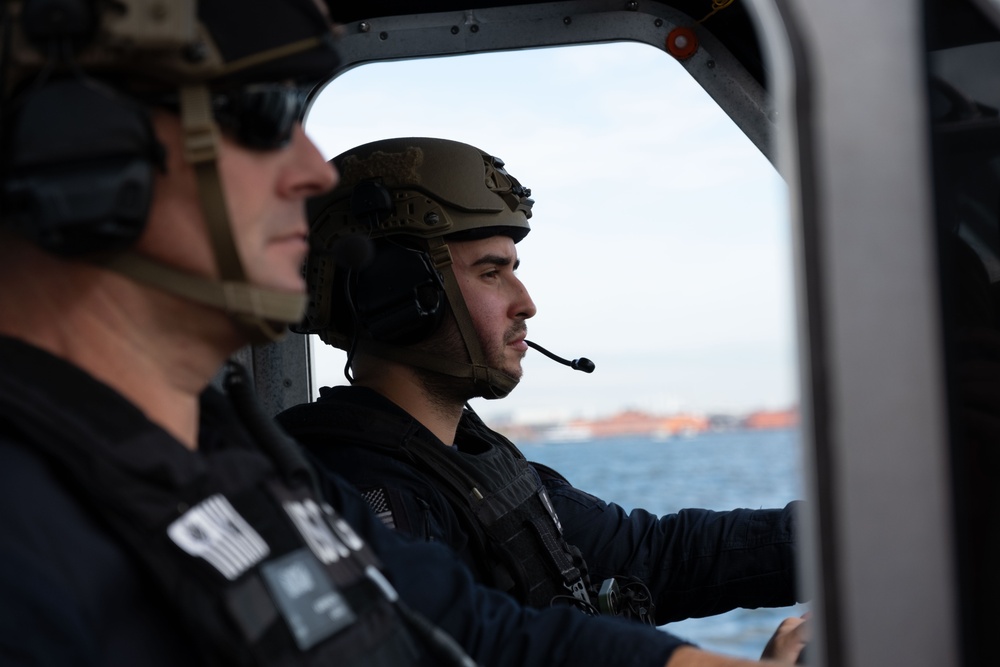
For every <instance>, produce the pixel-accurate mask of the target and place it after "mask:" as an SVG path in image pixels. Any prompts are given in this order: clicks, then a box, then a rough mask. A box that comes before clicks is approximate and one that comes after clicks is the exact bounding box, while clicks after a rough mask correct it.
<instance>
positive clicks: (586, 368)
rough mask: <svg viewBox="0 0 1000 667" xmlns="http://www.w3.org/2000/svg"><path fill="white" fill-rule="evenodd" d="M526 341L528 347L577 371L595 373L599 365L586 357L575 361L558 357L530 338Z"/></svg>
mask: <svg viewBox="0 0 1000 667" xmlns="http://www.w3.org/2000/svg"><path fill="white" fill-rule="evenodd" d="M524 342H525V344H526V345H527V346H528V347H531V348H534V349H536V350H538V351H539V352H541V353H542V354H544V355H545V356H546V357H548V358H549V359H551V360H552V361H558V362H559V363H560V364H563V365H564V366H569V367H570V368H572V369H573V370H575V371H583V372H584V373H593V372H594V369H595V368H597V366H595V365H594V362H593V361H591V360H590V359H588V358H586V357H580V358H579V359H574V360H573V361H569V360H567V359H563V358H562V357H558V356H556V355H554V354H552V353H551V352H549V351H548V350H546V349H545V348H544V347H542V346H541V345H537V344H535V343H532V342H531V341H530V340H526V341H524Z"/></svg>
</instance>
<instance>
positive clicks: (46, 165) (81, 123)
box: [2, 79, 162, 255]
mask: <svg viewBox="0 0 1000 667" xmlns="http://www.w3.org/2000/svg"><path fill="white" fill-rule="evenodd" d="M11 112H12V118H11V122H10V123H9V127H10V129H9V130H8V131H7V136H6V137H5V141H4V146H5V149H6V152H7V155H6V156H5V164H4V174H3V189H2V201H3V220H4V224H5V225H7V226H9V227H11V228H13V229H14V230H15V231H17V232H18V233H20V234H22V235H24V236H27V237H28V238H29V239H32V240H33V241H35V242H36V243H38V244H39V245H40V246H42V247H43V248H45V249H47V250H49V251H50V252H54V253H57V254H60V255H86V254H91V253H99V252H107V251H112V250H117V249H120V248H124V247H127V246H129V245H130V244H132V243H134V242H135V240H136V239H137V238H138V237H139V236H140V235H141V234H142V231H143V229H144V228H145V224H146V218H147V215H148V213H149V205H150V201H151V199H152V191H153V177H154V170H155V167H156V166H157V165H158V163H159V164H162V147H161V146H160V144H159V143H158V142H157V140H156V136H155V133H154V132H153V129H152V125H151V123H150V121H149V116H148V113H147V112H146V110H145V109H144V108H143V107H141V106H140V105H138V104H136V103H134V102H132V101H131V100H128V99H127V98H124V97H122V96H120V95H119V94H117V93H115V92H114V91H112V90H111V89H109V88H107V87H105V86H103V85H102V84H99V83H98V82H96V81H93V80H85V79H67V80H63V81H56V82H52V83H49V84H46V85H44V86H42V87H40V88H38V89H35V90H30V91H28V92H26V93H25V94H24V95H23V96H22V97H21V98H20V99H19V100H18V101H17V103H16V106H15V107H14V108H13V109H11Z"/></svg>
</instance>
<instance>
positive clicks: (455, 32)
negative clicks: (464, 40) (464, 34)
mask: <svg viewBox="0 0 1000 667" xmlns="http://www.w3.org/2000/svg"><path fill="white" fill-rule="evenodd" d="M451 34H453V35H457V34H458V26H457V25H453V26H451Z"/></svg>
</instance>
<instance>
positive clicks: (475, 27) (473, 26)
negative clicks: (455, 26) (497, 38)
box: [469, 25, 479, 32]
mask: <svg viewBox="0 0 1000 667" xmlns="http://www.w3.org/2000/svg"><path fill="white" fill-rule="evenodd" d="M469 30H471V31H472V32H479V26H478V25H472V26H469Z"/></svg>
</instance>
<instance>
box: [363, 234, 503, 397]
mask: <svg viewBox="0 0 1000 667" xmlns="http://www.w3.org/2000/svg"><path fill="white" fill-rule="evenodd" d="M427 253H428V254H429V255H430V258H431V261H432V262H433V263H434V268H436V269H437V270H438V271H439V272H440V273H441V277H442V278H443V280H444V291H445V294H446V295H447V297H448V303H449V304H450V305H451V309H452V312H453V313H454V315H455V321H456V322H457V323H458V331H459V333H460V334H461V336H462V341H463V342H464V343H465V349H466V350H467V351H468V353H469V359H471V363H468V362H462V361H456V360H454V359H447V358H444V357H441V356H439V355H435V354H431V353H429V352H424V351H423V350H414V349H411V348H403V347H396V346H394V345H387V344H385V343H378V342H375V341H370V340H366V341H364V342H362V343H361V344H362V346H363V348H364V350H365V351H367V352H370V353H371V354H373V355H375V356H377V357H382V358H383V359H389V360H390V361H397V362H399V363H402V364H407V365H409V366H416V367H417V368H423V369H424V370H428V371H434V372H436V373H442V374H443V375H448V376H450V377H456V378H468V379H470V380H472V383H473V386H474V388H475V390H476V395H477V396H480V397H481V398H486V399H494V398H504V397H505V396H507V394H509V393H510V392H512V391H514V387H516V386H517V383H518V381H519V380H518V378H515V377H513V376H511V375H508V374H507V373H504V372H503V371H501V370H498V369H496V368H492V367H491V366H489V365H488V364H487V361H486V354H485V353H484V352H483V347H482V345H481V344H480V343H479V336H477V335H476V328H475V326H473V324H472V315H470V314H469V307H468V306H467V305H466V303H465V298H464V297H463V296H462V289H461V287H459V285H458V279H457V278H456V277H455V271H454V269H453V268H452V258H451V250H450V249H449V248H448V244H447V242H445V240H444V239H443V238H441V237H436V238H431V239H427Z"/></svg>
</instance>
